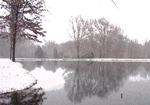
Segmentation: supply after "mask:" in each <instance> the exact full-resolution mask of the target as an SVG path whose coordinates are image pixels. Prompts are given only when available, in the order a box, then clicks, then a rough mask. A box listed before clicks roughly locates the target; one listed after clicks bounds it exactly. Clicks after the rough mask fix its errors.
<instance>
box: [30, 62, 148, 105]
mask: <svg viewBox="0 0 150 105" xmlns="http://www.w3.org/2000/svg"><path fill="white" fill-rule="evenodd" d="M38 69H39V70H37V66H35V68H34V69H32V71H31V72H33V71H34V74H36V73H37V74H38V75H39V78H42V81H41V83H42V85H40V86H46V87H44V89H45V90H49V91H52V90H59V89H62V88H63V87H64V89H65V91H66V93H67V97H68V99H69V100H70V101H71V102H72V103H78V104H79V103H81V102H82V101H83V100H84V99H86V98H87V97H88V98H92V97H98V98H99V99H106V100H107V99H108V98H109V96H110V95H111V94H112V93H113V92H118V91H119V90H120V88H121V87H123V86H124V83H125V82H126V81H127V80H130V81H132V80H133V78H134V77H137V76H138V75H139V76H140V77H141V78H142V79H143V78H144V79H143V80H146V81H147V80H149V79H148V78H149V73H150V71H149V69H150V65H149V64H147V63H119V62H117V63H111V62H109V63H102V62H101V63H100V62H43V64H42V65H41V67H38ZM62 70H63V71H62ZM64 74H67V76H65V77H64ZM131 77H133V78H131ZM134 79H135V78H134ZM53 80H54V81H53ZM39 81H40V79H39ZM43 83H45V84H44V85H43ZM58 87H59V88H58ZM55 88H56V89H55ZM131 97H132V96H131ZM124 99H125V98H124Z"/></svg>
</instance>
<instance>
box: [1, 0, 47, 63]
mask: <svg viewBox="0 0 150 105" xmlns="http://www.w3.org/2000/svg"><path fill="white" fill-rule="evenodd" d="M44 4H45V2H44V0H2V2H1V5H0V9H1V10H2V11H3V15H1V16H0V29H1V30H7V31H8V33H10V34H9V35H8V36H6V35H5V36H4V35H3V34H2V32H1V34H0V36H2V38H6V37H10V42H11V45H10V49H12V51H11V50H10V54H12V56H11V55H10V58H12V61H15V45H16V39H17V37H25V38H28V39H30V40H34V41H39V40H38V36H45V35H44V33H45V31H43V28H42V19H41V16H42V12H43V11H46V9H45V6H44Z"/></svg>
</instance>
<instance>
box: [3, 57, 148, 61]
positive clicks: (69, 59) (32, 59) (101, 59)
mask: <svg viewBox="0 0 150 105" xmlns="http://www.w3.org/2000/svg"><path fill="white" fill-rule="evenodd" d="M0 59H4V58H0ZM6 59H8V58H6ZM16 61H93V62H150V59H128V58H62V59H54V58H16Z"/></svg>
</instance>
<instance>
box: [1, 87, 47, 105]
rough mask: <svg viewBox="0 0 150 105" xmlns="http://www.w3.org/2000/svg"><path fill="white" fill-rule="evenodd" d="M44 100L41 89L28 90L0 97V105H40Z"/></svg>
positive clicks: (43, 93)
mask: <svg viewBox="0 0 150 105" xmlns="http://www.w3.org/2000/svg"><path fill="white" fill-rule="evenodd" d="M45 99H46V97H45V92H44V91H43V89H42V88H37V89H34V88H30V89H27V90H22V91H18V92H13V93H7V94H3V95H0V105H42V103H43V101H44V100H45Z"/></svg>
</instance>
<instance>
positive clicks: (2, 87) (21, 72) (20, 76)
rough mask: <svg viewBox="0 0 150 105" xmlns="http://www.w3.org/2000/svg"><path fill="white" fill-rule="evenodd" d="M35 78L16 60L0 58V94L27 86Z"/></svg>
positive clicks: (31, 84) (34, 82)
mask: <svg viewBox="0 0 150 105" xmlns="http://www.w3.org/2000/svg"><path fill="white" fill-rule="evenodd" d="M36 82H37V80H36V79H35V77H34V76H33V75H32V74H30V72H29V71H27V70H25V69H24V68H22V65H21V64H20V63H17V62H12V61H11V60H9V59H0V94H3V93H7V92H13V91H17V90H22V89H26V88H29V87H31V86H33V85H34V84H36Z"/></svg>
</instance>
